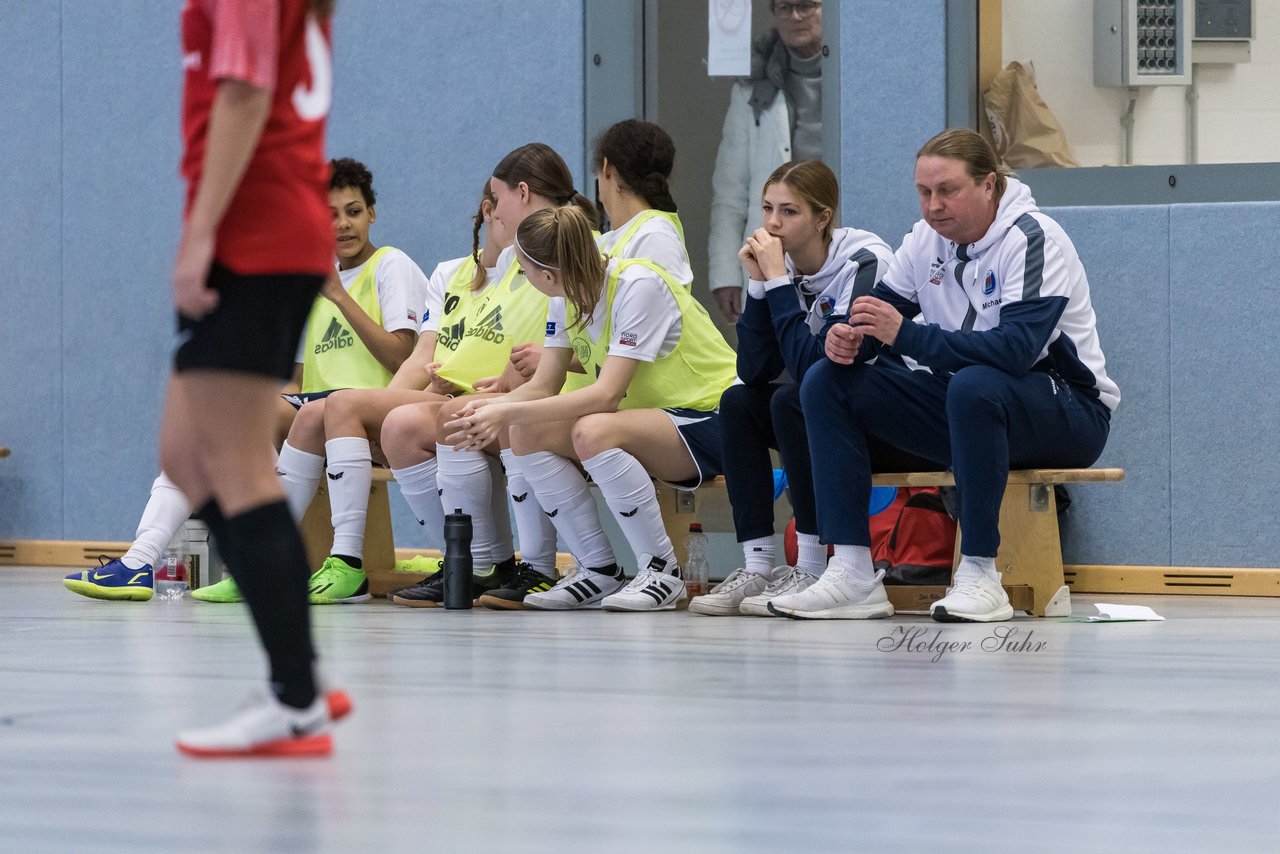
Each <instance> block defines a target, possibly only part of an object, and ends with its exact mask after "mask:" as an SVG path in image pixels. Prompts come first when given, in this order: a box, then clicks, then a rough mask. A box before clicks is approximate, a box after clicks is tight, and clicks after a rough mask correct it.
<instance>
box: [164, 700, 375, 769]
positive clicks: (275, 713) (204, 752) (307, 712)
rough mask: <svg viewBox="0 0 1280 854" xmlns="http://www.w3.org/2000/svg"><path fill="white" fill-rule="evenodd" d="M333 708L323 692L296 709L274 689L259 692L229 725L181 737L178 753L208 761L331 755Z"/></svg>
mask: <svg viewBox="0 0 1280 854" xmlns="http://www.w3.org/2000/svg"><path fill="white" fill-rule="evenodd" d="M332 693H333V692H330V695H332ZM344 696H345V695H344ZM331 704H332V700H331V698H330V696H327V695H324V694H321V695H319V696H317V697H316V699H315V701H314V702H313V703H312V704H311V705H310V706H308V707H307V708H305V709H294V708H291V707H289V706H286V705H284V704H283V703H281V702H280V701H279V700H277V699H276V698H275V696H274V695H273V694H272V693H271V692H270V691H266V690H263V691H261V692H256V693H255V694H254V695H253V696H251V697H250V698H249V699H248V700H247V701H246V702H245V704H244V705H243V706H241V708H240V710H239V711H238V712H236V714H234V715H233V716H232V717H231V719H230V720H228V721H226V722H225V723H222V724H218V725H217V726H211V727H206V728H204V729H193V730H187V731H186V732H181V733H178V742H177V745H178V750H180V751H182V752H183V753H185V754H187V755H188V756H197V757H200V758H205V759H218V758H230V757H274V756H282V757H305V756H328V755H329V754H330V753H331V752H332V751H333V738H332V737H331V736H330V735H329V723H330V720H331V714H332V712H331V708H332V705H331ZM347 710H348V711H349V710H350V701H349V700H348V702H347Z"/></svg>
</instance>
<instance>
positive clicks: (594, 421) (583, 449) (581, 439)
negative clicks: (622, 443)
mask: <svg viewBox="0 0 1280 854" xmlns="http://www.w3.org/2000/svg"><path fill="white" fill-rule="evenodd" d="M615 417H616V413H597V414H594V415H584V416H583V417H582V418H579V419H578V420H577V422H576V423H575V424H574V425H573V430H572V431H571V432H570V434H569V441H571V442H572V443H573V450H574V452H576V453H577V455H578V459H580V460H589V459H591V458H592V457H594V456H595V455H596V454H599V453H603V452H604V451H607V450H609V449H610V448H616V447H617V446H618V443H617V439H616V437H615V435H614V430H613V421H614V418H615Z"/></svg>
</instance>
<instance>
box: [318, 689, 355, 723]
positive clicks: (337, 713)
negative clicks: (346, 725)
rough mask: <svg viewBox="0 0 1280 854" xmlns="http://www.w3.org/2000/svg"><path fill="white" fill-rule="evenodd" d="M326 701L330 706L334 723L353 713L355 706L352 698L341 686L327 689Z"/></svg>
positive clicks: (330, 714) (331, 718) (330, 715)
mask: <svg viewBox="0 0 1280 854" xmlns="http://www.w3.org/2000/svg"><path fill="white" fill-rule="evenodd" d="M324 702H325V705H326V706H328V707H329V720H331V721H333V722H334V723H337V722H338V721H340V720H342V719H343V718H345V717H346V716H347V715H349V714H351V710H352V709H353V708H354V705H353V704H352V702H351V698H350V697H348V696H347V692H346V691H343V690H342V689H341V688H332V689H330V690H328V691H325V693H324Z"/></svg>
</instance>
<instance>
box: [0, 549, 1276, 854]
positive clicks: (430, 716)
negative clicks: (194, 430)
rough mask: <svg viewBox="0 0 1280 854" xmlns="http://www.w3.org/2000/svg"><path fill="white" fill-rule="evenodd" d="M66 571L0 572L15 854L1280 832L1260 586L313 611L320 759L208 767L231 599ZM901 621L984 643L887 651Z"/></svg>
mask: <svg viewBox="0 0 1280 854" xmlns="http://www.w3.org/2000/svg"><path fill="white" fill-rule="evenodd" d="M60 575H61V573H60V572H59V571H55V570H49V569H22V568H0V680H2V681H0V851H3V852H6V854H7V852H24V854H25V852H38V851H57V852H72V851H119V852H138V851H165V852H177V851H237V852H249V851H279V852H284V851H332V852H379V851H439V852H453V851H462V852H473V851H474V852H506V851H512V852H524V851H531V852H542V851H547V852H566V851H592V852H614V851H627V852H629V851H653V852H670V851H690V852H721V851H767V852H790V851H815V850H816V851H823V852H828V854H830V852H843V851H914V850H955V851H1224V852H1225V851H1232V852H1236V851H1272V852H1274V851H1277V850H1280V819H1278V818H1277V817H1276V814H1277V801H1276V796H1277V792H1278V791H1280V728H1278V727H1277V717H1278V715H1277V711H1278V710H1280V600H1276V599H1270V600H1268V599H1225V598H1223V599H1208V598H1192V597H1155V596H1145V597H1129V598H1127V599H1124V600H1123V601H1130V602H1137V603H1142V604H1148V605H1151V606H1153V607H1155V608H1156V610H1158V611H1160V612H1161V613H1162V614H1164V615H1165V616H1166V617H1168V621H1167V622H1164V623H1126V624H1109V625H1097V624H1093V625H1091V624H1083V623H1067V622H1061V621H1049V620H1032V619H1030V618H1026V619H1020V620H1018V621H1016V622H1014V623H1012V624H1008V625H1012V626H1015V627H1016V628H1017V629H1018V630H1019V632H1020V634H1019V635H1018V636H1017V637H1016V639H1017V640H1023V639H1026V638H1027V637H1031V638H1032V643H1033V644H1035V643H1043V644H1044V647H1043V648H1042V649H1040V650H1039V651H1025V652H1007V651H1005V652H984V651H982V650H981V649H980V647H979V646H978V645H979V644H980V642H981V640H982V639H984V638H987V637H989V636H991V635H992V629H991V628H988V627H980V626H936V625H935V624H933V623H929V622H928V621H927V620H925V619H922V618H920V617H897V618H894V619H892V620H888V621H880V622H871V623H850V622H834V623H801V622H790V621H785V620H781V619H777V620H773V619H751V618H734V619H715V618H707V617H697V616H694V615H689V614H686V613H671V614H659V615H622V614H606V613H599V612H597V613H568V614H544V613H528V612H525V613H497V612H491V611H474V612H444V611H422V610H410V609H404V608H398V607H394V606H391V605H389V604H387V603H385V602H383V601H377V602H375V603H371V604H368V605H361V606H348V607H330V608H318V609H313V611H312V613H313V615H314V619H315V626H316V633H317V635H318V638H319V642H320V644H321V648H322V651H323V654H324V655H325V661H326V666H327V670H328V674H329V676H330V678H331V681H333V682H334V683H335V684H337V685H340V686H342V687H344V688H346V689H348V690H349V691H350V693H351V694H352V697H353V699H354V700H355V702H356V711H355V713H354V714H353V715H352V717H350V718H349V719H348V720H347V721H345V722H343V723H342V724H340V725H339V726H338V729H337V732H336V741H337V749H336V751H335V754H334V756H333V757H332V758H330V759H327V760H289V761H279V760H277V761H249V762H246V761H222V762H207V761H204V762H202V761H198V760H192V759H187V758H184V757H182V756H180V755H179V754H178V753H177V752H176V751H175V750H174V749H173V747H172V744H171V737H172V735H173V732H174V731H175V729H176V728H178V727H179V726H180V725H181V724H183V723H184V722H203V721H207V720H210V719H216V718H218V717H220V716H223V715H225V714H227V713H228V712H230V711H231V710H232V709H233V707H234V706H235V705H236V704H237V703H238V701H239V700H240V699H241V698H242V697H243V695H244V694H246V693H247V691H248V690H249V689H250V687H251V686H252V685H253V684H255V683H257V682H259V681H261V677H262V673H263V665H262V662H261V659H260V656H259V653H258V651H257V648H256V645H255V643H254V641H253V638H252V636H251V632H250V629H249V621H248V618H247V615H246V613H245V612H244V610H243V609H242V606H213V605H203V604H200V603H193V602H190V601H186V602H180V603H172V604H170V603H162V602H149V603H143V604H110V603H101V602H93V601H89V600H86V599H82V598H79V597H76V596H74V595H72V594H70V593H68V592H67V591H65V590H63V588H62V586H61V583H60V581H59V579H60ZM1098 598H1099V597H1082V596H1077V597H1076V601H1075V609H1076V613H1077V614H1081V613H1084V612H1086V611H1089V612H1092V609H1089V608H1087V607H1086V605H1087V604H1088V603H1089V602H1092V601H1096V600H1097V599H1098ZM1102 598H1105V599H1106V600H1115V599H1117V597H1102ZM917 627H919V628H923V629H926V630H927V631H928V632H929V633H930V635H931V634H932V633H933V632H934V631H936V630H937V629H938V628H940V629H941V630H942V640H944V641H948V642H956V643H960V642H963V641H965V640H968V641H971V642H973V643H974V644H975V648H972V649H970V650H961V651H957V652H953V653H947V654H944V655H943V656H942V657H941V660H939V661H936V662H935V661H933V660H932V658H933V654H932V653H927V652H906V651H903V650H902V649H897V650H889V651H885V650H883V649H879V648H878V644H881V638H884V637H886V636H889V637H892V636H893V634H894V632H895V631H897V630H899V629H906V630H910V629H913V628H917ZM1033 633H1034V634H1033ZM924 639H925V638H922V640H924ZM886 645H887V644H886Z"/></svg>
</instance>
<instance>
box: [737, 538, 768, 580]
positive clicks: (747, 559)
mask: <svg viewBox="0 0 1280 854" xmlns="http://www.w3.org/2000/svg"><path fill="white" fill-rule="evenodd" d="M742 556H743V558H744V568H745V569H746V570H747V572H754V573H755V574H756V575H764V574H765V573H766V572H768V571H769V570H771V569H773V566H774V562H775V561H776V560H777V547H776V546H775V545H774V544H773V537H756V538H755V539H754V540H744V541H743V542H742Z"/></svg>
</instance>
